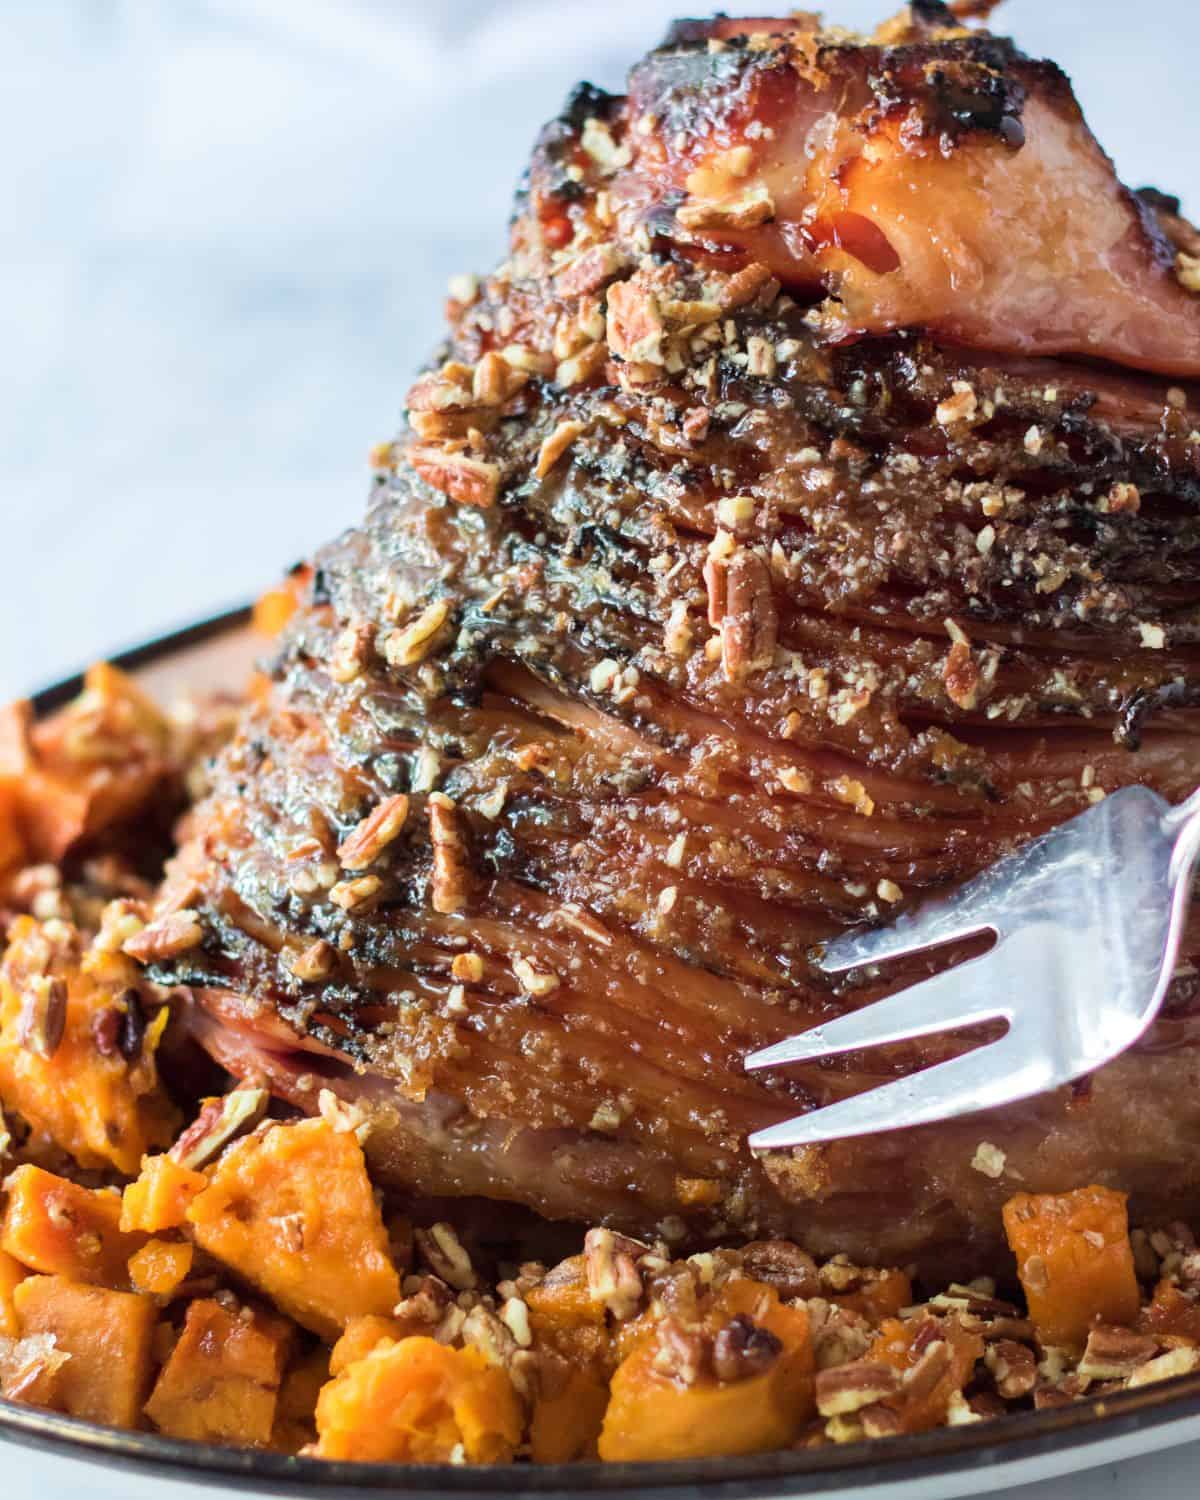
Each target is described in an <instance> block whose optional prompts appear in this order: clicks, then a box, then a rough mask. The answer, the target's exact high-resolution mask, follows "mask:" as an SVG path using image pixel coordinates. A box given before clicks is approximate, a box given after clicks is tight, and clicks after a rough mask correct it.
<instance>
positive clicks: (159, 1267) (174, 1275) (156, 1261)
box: [129, 1240, 196, 1298]
mask: <svg viewBox="0 0 1200 1500" xmlns="http://www.w3.org/2000/svg"><path fill="white" fill-rule="evenodd" d="M195 1254H196V1252H195V1250H194V1249H193V1247H192V1246H191V1245H188V1244H185V1243H184V1242H183V1241H182V1240H149V1241H148V1242H147V1243H146V1244H144V1245H143V1246H142V1248H141V1249H140V1250H138V1251H136V1252H135V1253H134V1254H133V1255H131V1256H130V1257H129V1280H130V1282H131V1283H132V1285H133V1289H134V1291H135V1292H145V1293H146V1295H147V1296H152V1297H159V1298H169V1297H171V1296H173V1295H174V1293H175V1292H176V1291H177V1290H178V1289H179V1287H181V1286H182V1285H183V1283H184V1282H185V1281H186V1280H187V1278H188V1273H189V1272H190V1271H191V1269H192V1260H193V1258H194V1257H195Z"/></svg>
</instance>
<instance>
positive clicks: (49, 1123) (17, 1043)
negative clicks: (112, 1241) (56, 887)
mask: <svg viewBox="0 0 1200 1500" xmlns="http://www.w3.org/2000/svg"><path fill="white" fill-rule="evenodd" d="M96 956H97V955H96V953H95V951H94V950H93V951H92V952H90V953H85V952H84V950H83V943H82V940H81V939H80V937H79V935H78V933H76V932H75V931H74V929H72V928H69V927H67V926H66V924H65V923H61V922H60V923H55V924H53V925H51V924H50V923H40V922H36V921H34V919H33V918H32V917H18V918H17V919H16V921H15V922H14V923H13V924H12V926H11V927H10V929H9V944H8V948H7V949H6V950H5V953H4V959H3V962H2V963H0V1098H3V1100H4V1102H5V1104H6V1105H7V1106H8V1107H9V1108H11V1109H13V1110H15V1111H16V1112H17V1113H19V1114H21V1115H23V1116H24V1118H25V1119H26V1120H28V1121H29V1123H30V1125H32V1126H33V1127H34V1128H35V1129H36V1130H40V1131H44V1132H45V1134H46V1135H48V1136H49V1137H50V1139H51V1140H53V1141H54V1142H55V1143H56V1144H57V1145H58V1146H61V1148H62V1149H63V1150H64V1151H65V1152H67V1153H68V1155H70V1156H72V1157H73V1158H74V1159H75V1160H76V1161H77V1162H78V1163H79V1165H80V1166H81V1167H88V1168H92V1167H97V1168H103V1167H110V1166H111V1167H116V1169H117V1170H118V1171H119V1172H123V1173H133V1172H136V1171H137V1169H138V1164H139V1162H140V1161H141V1159H142V1157H143V1155H144V1154H145V1153H146V1152H147V1151H150V1150H152V1149H153V1148H154V1147H155V1146H165V1145H167V1144H168V1143H169V1142H170V1139H171V1136H172V1134H173V1132H174V1129H175V1125H176V1123H177V1120H178V1116H177V1114H176V1112H175V1109H174V1107H173V1106H172V1104H171V1102H170V1100H169V1099H168V1098H167V1095H166V1093H165V1091H164V1090H163V1088H162V1085H161V1084H160V1082H159V1078H158V1068H157V1064H156V1061H155V1046H156V1044H157V1040H158V1037H159V1036H160V1035H161V1028H162V1026H163V1025H165V1015H164V1017H163V1020H162V1021H159V1020H158V1018H157V1017H155V1018H154V1020H153V1021H151V1022H150V1023H149V1024H147V1018H146V1016H145V1015H144V1014H143V1012H142V1008H141V1002H140V1001H139V999H138V996H137V993H136V992H135V991H134V990H133V989H131V988H130V985H129V977H130V976H129V974H128V972H127V969H128V968H129V967H131V965H129V964H128V962H127V961H125V960H122V959H121V958H120V957H119V955H104V958H105V959H106V961H107V964H108V966H109V967H110V968H111V970H112V971H113V972H112V973H111V975H109V976H105V977H102V976H101V975H100V974H99V973H98V972H95V971H94V969H93V966H92V965H93V960H94V959H95V958H96ZM51 1014H53V1024H52V1026H51V1027H50V1031H49V1034H48V1035H47V1034H46V1026H47V1024H48V1023H49V1020H50V1017H51ZM39 1026H40V1029H41V1034H39ZM122 1048H124V1050H122Z"/></svg>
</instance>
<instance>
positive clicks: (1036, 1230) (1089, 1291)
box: [1004, 1187, 1139, 1348]
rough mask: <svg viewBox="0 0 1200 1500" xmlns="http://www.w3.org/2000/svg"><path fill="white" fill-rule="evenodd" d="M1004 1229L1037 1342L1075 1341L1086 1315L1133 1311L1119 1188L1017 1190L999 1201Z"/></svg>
mask: <svg viewBox="0 0 1200 1500" xmlns="http://www.w3.org/2000/svg"><path fill="white" fill-rule="evenodd" d="M1004 1230H1005V1233H1006V1234H1007V1236H1008V1243H1009V1246H1010V1247H1011V1249H1012V1251H1013V1254H1014V1255H1015V1256H1016V1257H1017V1271H1018V1274H1019V1275H1020V1278H1021V1285H1022V1286H1023V1287H1024V1289H1025V1297H1026V1301H1027V1302H1028V1304H1029V1316H1030V1317H1031V1318H1032V1319H1033V1322H1034V1325H1035V1327H1036V1328H1037V1331H1038V1336H1039V1338H1041V1339H1042V1341H1043V1342H1044V1343H1047V1344H1060V1345H1063V1346H1065V1347H1070V1348H1078V1347H1080V1346H1081V1345H1082V1344H1084V1343H1085V1342H1086V1340H1087V1335H1088V1329H1089V1328H1090V1327H1091V1326H1092V1325H1093V1324H1094V1323H1118V1324H1127V1323H1132V1322H1133V1320H1134V1319H1135V1318H1136V1317H1137V1313H1138V1302H1139V1297H1138V1285H1137V1275H1136V1273H1135V1271H1134V1265H1133V1250H1132V1248H1131V1246H1130V1243H1129V1221H1128V1217H1127V1214H1126V1210H1125V1194H1124V1193H1117V1192H1113V1191H1112V1189H1110V1188H1103V1187H1084V1188H1077V1189H1076V1190H1075V1191H1074V1192H1073V1193H1018V1194H1017V1195H1016V1196H1015V1197H1013V1198H1010V1199H1009V1200H1008V1202H1007V1203H1006V1204H1005V1205H1004Z"/></svg>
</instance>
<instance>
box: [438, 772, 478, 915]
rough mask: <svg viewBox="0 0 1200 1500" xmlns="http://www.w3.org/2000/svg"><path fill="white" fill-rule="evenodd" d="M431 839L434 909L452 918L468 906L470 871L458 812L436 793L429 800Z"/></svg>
mask: <svg viewBox="0 0 1200 1500" xmlns="http://www.w3.org/2000/svg"><path fill="white" fill-rule="evenodd" d="M429 837H430V840H431V841H432V844H433V878H432V882H431V889H432V900H433V909H434V911H436V912H441V913H442V914H443V915H446V916H449V915H451V914H453V913H454V912H458V911H462V910H463V908H464V907H465V906H466V904H467V901H468V899H469V897H470V869H469V866H468V863H467V845H466V840H465V839H464V838H463V836H462V832H461V830H460V829H459V826H458V814H457V809H456V807H455V805H454V803H453V802H452V801H451V799H450V798H449V797H447V796H446V795H445V794H444V793H443V792H434V793H432V794H431V796H430V798H429Z"/></svg>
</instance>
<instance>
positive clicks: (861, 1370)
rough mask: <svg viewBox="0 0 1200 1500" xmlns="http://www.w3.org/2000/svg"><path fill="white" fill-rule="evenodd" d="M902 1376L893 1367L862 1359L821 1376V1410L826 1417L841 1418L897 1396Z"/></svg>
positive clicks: (819, 1407) (826, 1371) (819, 1409)
mask: <svg viewBox="0 0 1200 1500" xmlns="http://www.w3.org/2000/svg"><path fill="white" fill-rule="evenodd" d="M899 1389H900V1376H899V1374H898V1373H897V1372H896V1370H895V1369H894V1368H893V1366H891V1365H886V1364H881V1363H879V1362H878V1361H874V1360H866V1359H858V1360H854V1361H853V1362H852V1363H850V1364H847V1365H836V1366H835V1367H834V1368H833V1369H831V1370H821V1371H819V1372H818V1374H817V1382H816V1393H817V1410H818V1411H819V1412H820V1413H821V1415H822V1416H823V1417H841V1416H846V1415H848V1414H849V1413H850V1412H856V1411H860V1410H861V1409H862V1408H863V1407H864V1406H873V1405H874V1404H875V1402H877V1401H884V1400H886V1399H887V1398H888V1397H889V1396H894V1395H895V1394H896V1393H897V1391H899Z"/></svg>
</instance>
